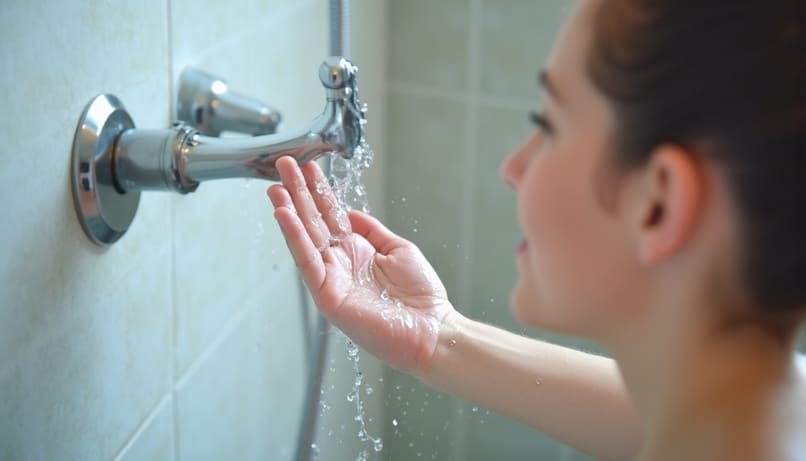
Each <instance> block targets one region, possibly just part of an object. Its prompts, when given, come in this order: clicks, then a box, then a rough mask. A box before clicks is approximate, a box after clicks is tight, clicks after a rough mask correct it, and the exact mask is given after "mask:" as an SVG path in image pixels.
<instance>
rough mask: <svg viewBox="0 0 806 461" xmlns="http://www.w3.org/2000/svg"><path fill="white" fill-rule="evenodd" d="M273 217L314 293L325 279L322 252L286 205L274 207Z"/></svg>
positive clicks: (305, 280) (297, 217)
mask: <svg viewBox="0 0 806 461" xmlns="http://www.w3.org/2000/svg"><path fill="white" fill-rule="evenodd" d="M274 219H276V220H277V223H278V224H279V225H280V230H281V231H282V232H283V236H284V237H285V241H286V243H287V244H288V248H289V249H290V250H291V255H292V256H293V257H294V262H295V263H296V265H297V267H298V268H299V271H300V273H301V274H302V280H303V281H304V282H305V284H306V285H307V286H308V288H310V289H311V291H312V292H314V293H315V292H316V291H318V290H319V289H320V288H321V287H322V283H324V280H325V262H324V260H323V259H322V254H321V253H320V252H319V250H318V249H317V247H316V245H314V243H313V241H312V240H311V237H310V234H309V233H308V231H307V229H306V228H305V226H304V224H303V223H302V221H301V220H300V219H299V216H298V215H297V214H296V213H294V212H293V211H292V210H290V209H289V208H288V207H285V206H281V207H278V208H277V209H275V210H274Z"/></svg>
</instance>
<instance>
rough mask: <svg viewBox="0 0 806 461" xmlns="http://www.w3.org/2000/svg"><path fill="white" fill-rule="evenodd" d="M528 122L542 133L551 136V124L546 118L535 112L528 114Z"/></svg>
mask: <svg viewBox="0 0 806 461" xmlns="http://www.w3.org/2000/svg"><path fill="white" fill-rule="evenodd" d="M529 120H531V121H532V123H533V124H534V125H535V126H536V127H537V128H538V129H539V130H540V131H542V132H544V133H547V134H551V133H553V131H554V130H553V127H552V126H551V122H549V120H548V119H547V118H546V116H545V115H543V114H541V113H539V112H537V111H531V112H529Z"/></svg>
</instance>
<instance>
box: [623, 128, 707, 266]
mask: <svg viewBox="0 0 806 461" xmlns="http://www.w3.org/2000/svg"><path fill="white" fill-rule="evenodd" d="M701 168H702V166H701V165H700V164H699V162H697V160H696V157H695V156H694V155H693V154H692V153H691V152H689V151H687V150H685V149H684V148H682V147H679V146H675V145H668V144H667V145H662V146H659V147H658V148H656V149H655V151H654V152H653V153H652V156H651V157H650V161H649V164H648V165H647V166H646V167H645V169H644V172H643V174H642V176H644V178H643V181H642V183H643V185H644V187H643V188H642V189H643V190H642V197H641V198H640V199H639V201H638V203H639V217H640V221H639V223H638V224H639V226H640V227H639V229H638V236H639V238H638V255H639V260H640V261H641V262H643V263H646V264H655V263H658V262H661V261H663V260H665V259H668V258H670V257H672V256H674V255H675V254H676V253H678V252H679V251H680V250H681V249H682V248H684V247H685V245H686V243H687V242H688V241H689V239H690V238H691V235H692V233H693V231H694V229H695V226H696V224H697V218H698V217H699V214H700V211H701V204H702V201H703V198H704V197H703V194H704V193H705V190H704V185H703V174H702V173H703V172H702V171H701Z"/></svg>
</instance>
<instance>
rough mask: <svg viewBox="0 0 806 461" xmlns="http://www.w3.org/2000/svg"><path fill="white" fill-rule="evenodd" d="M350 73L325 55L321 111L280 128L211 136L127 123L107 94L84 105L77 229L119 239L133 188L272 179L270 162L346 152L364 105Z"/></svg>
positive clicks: (76, 144) (102, 240) (358, 131)
mask: <svg viewBox="0 0 806 461" xmlns="http://www.w3.org/2000/svg"><path fill="white" fill-rule="evenodd" d="M357 71H358V69H357V68H356V67H355V66H353V65H352V64H351V63H350V62H349V61H348V60H347V59H345V58H342V57H338V56H335V57H329V58H327V59H326V60H325V61H324V62H323V63H322V65H321V66H320V68H319V78H320V80H321V82H322V85H323V86H324V88H325V95H326V103H325V109H324V111H323V112H322V114H321V115H319V116H318V117H316V118H315V119H313V120H312V121H311V122H310V123H309V124H308V125H307V126H303V127H300V128H298V129H296V130H292V131H290V132H288V133H280V134H270V135H262V136H254V137H246V138H215V137H209V136H204V135H202V134H201V133H199V132H198V131H197V130H196V129H194V128H192V127H190V126H188V125H185V124H184V123H181V122H180V123H177V124H176V125H175V126H174V127H173V128H170V129H163V130H142V129H134V123H133V122H132V120H131V117H130V116H129V115H128V113H127V112H126V110H125V109H124V108H123V105H122V104H121V103H120V101H119V100H118V99H117V98H116V97H114V96H112V95H100V96H97V97H96V98H95V99H93V101H91V102H90V104H88V105H87V107H86V109H85V110H84V113H83V115H82V117H81V120H80V122H79V125H78V128H77V129H76V135H75V138H74V141H73V191H74V199H75V202H76V210H77V211H78V214H79V217H80V219H81V223H82V227H83V228H84V230H85V232H86V233H87V235H88V236H89V237H90V239H92V240H93V241H94V242H96V243H98V244H101V245H106V244H111V243H113V242H115V241H117V239H119V238H120V237H121V236H122V235H123V233H125V232H126V229H128V227H129V224H130V223H131V221H132V219H134V215H135V212H136V211H137V205H138V203H139V195H140V192H141V191H147V190H167V191H175V192H179V193H188V192H193V191H194V190H196V188H197V187H198V186H199V184H200V183H201V182H203V181H208V180H212V179H222V178H264V179H269V180H274V181H277V180H279V175H278V173H277V169H276V167H275V162H276V161H277V159H278V158H280V157H282V156H287V155H288V156H292V157H294V158H295V159H296V160H297V162H299V163H305V162H308V161H311V160H313V159H316V158H317V157H319V156H321V155H323V154H326V153H334V154H339V155H341V156H343V157H345V158H348V159H349V158H352V156H353V153H354V152H355V151H356V149H359V148H360V147H361V145H362V143H364V140H363V126H364V124H365V123H366V107H365V106H364V105H362V104H361V102H360V100H359V98H358V89H357V82H356V79H357Z"/></svg>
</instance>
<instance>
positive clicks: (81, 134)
mask: <svg viewBox="0 0 806 461" xmlns="http://www.w3.org/2000/svg"><path fill="white" fill-rule="evenodd" d="M131 128H134V122H133V121H132V119H131V117H130V116H129V113H128V112H126V109H125V108H124V107H123V104H122V103H121V102H120V100H119V99H118V98H116V97H115V96H113V95H111V94H101V95H98V96H96V97H95V98H93V99H92V101H90V103H89V104H87V107H86V108H85V109H84V112H83V113H82V114H81V118H80V119H79V122H78V127H77V128H76V134H75V137H74V138H73V153H72V174H71V176H72V178H73V199H74V202H75V207H76V212H77V214H78V217H79V221H81V227H83V228H84V232H86V234H87V236H89V237H90V239H92V241H93V242H95V243H97V244H98V245H102V246H105V245H110V244H112V243H114V242H116V241H117V240H118V239H119V238H120V237H121V236H123V234H124V233H126V230H127V229H128V228H129V225H130V224H131V222H132V220H133V219H134V215H135V214H136V213H137V205H138V204H139V203H140V192H139V191H135V192H127V193H122V192H120V191H119V190H118V186H117V185H116V184H115V179H114V178H115V175H114V174H113V171H112V169H113V163H112V159H113V153H114V149H115V148H116V142H117V140H118V137H119V135H120V134H121V133H122V132H124V131H125V130H128V129H131Z"/></svg>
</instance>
